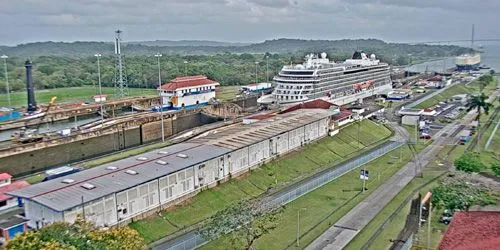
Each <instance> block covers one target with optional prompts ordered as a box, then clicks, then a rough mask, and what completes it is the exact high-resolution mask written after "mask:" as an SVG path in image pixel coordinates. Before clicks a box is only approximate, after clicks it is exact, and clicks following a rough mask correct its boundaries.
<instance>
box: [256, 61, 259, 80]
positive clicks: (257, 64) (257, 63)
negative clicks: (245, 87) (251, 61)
mask: <svg viewBox="0 0 500 250" xmlns="http://www.w3.org/2000/svg"><path fill="white" fill-rule="evenodd" d="M258 68H259V62H255V83H256V84H257V82H258V76H257V74H258Z"/></svg>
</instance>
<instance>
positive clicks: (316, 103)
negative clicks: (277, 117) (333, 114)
mask: <svg viewBox="0 0 500 250" xmlns="http://www.w3.org/2000/svg"><path fill="white" fill-rule="evenodd" d="M331 106H335V104H333V103H330V102H327V101H325V100H321V99H316V100H312V101H308V102H303V103H300V104H297V105H294V106H291V107H289V108H287V109H285V110H283V111H281V112H279V114H284V113H288V112H292V111H295V110H298V109H329V108H330V107H331Z"/></svg>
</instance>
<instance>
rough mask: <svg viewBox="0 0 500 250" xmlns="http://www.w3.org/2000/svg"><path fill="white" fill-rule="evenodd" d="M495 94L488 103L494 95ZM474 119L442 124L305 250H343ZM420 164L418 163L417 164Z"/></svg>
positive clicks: (474, 114)
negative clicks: (413, 159) (405, 161)
mask: <svg viewBox="0 0 500 250" xmlns="http://www.w3.org/2000/svg"><path fill="white" fill-rule="evenodd" d="M498 94H499V91H496V92H495V93H494V94H493V95H492V96H491V97H490V99H489V100H494V99H495V98H496V96H498ZM475 117H476V112H475V111H471V112H469V113H467V114H466V115H465V116H464V117H463V118H462V119H461V120H457V121H455V122H453V123H451V124H448V125H446V126H445V127H444V128H443V129H441V130H440V131H439V132H437V133H436V134H435V136H434V142H433V143H432V144H431V145H429V146H428V147H426V148H425V149H424V150H423V151H421V152H420V153H419V154H418V155H417V157H416V158H417V159H419V160H417V164H415V163H414V162H410V163H408V164H406V165H405V166H404V167H403V168H402V169H401V170H399V171H398V172H397V173H396V174H395V175H394V176H392V177H391V178H390V179H389V180H388V181H387V182H386V183H384V184H383V185H382V186H380V187H379V188H378V189H377V190H375V191H374V192H373V193H372V194H371V195H370V196H368V198H366V199H365V200H364V201H363V202H361V203H360V204H358V205H357V206H356V207H354V208H353V209H352V210H351V211H349V213H347V214H346V215H345V216H344V217H342V218H341V219H340V220H339V221H338V222H337V223H335V225H333V226H332V227H330V228H329V229H328V230H327V231H326V232H324V233H323V234H322V235H321V236H320V237H319V238H317V239H316V240H315V241H313V242H312V243H311V244H310V245H309V246H307V248H306V250H318V249H329V250H330V249H343V248H344V247H346V246H347V244H349V242H351V240H352V239H354V237H355V236H356V235H357V234H358V233H359V232H360V231H361V230H362V229H363V228H364V227H365V226H366V225H367V224H368V223H369V222H370V221H371V220H372V219H373V218H374V217H375V216H376V215H377V214H378V213H379V212H380V211H381V210H382V209H383V208H384V207H385V206H386V205H387V204H388V203H389V202H390V201H391V200H392V199H393V198H394V197H395V196H396V195H397V194H398V193H399V192H400V191H401V190H402V189H403V188H404V187H405V186H406V185H407V184H408V183H409V182H410V181H411V180H412V179H413V177H414V176H415V173H416V172H417V171H419V168H420V167H419V166H426V165H427V164H428V163H429V161H430V160H431V159H433V158H434V157H435V156H436V155H437V154H438V153H439V151H440V150H441V149H442V147H443V146H444V145H446V144H449V143H452V142H453V141H454V140H456V136H457V134H458V133H459V132H460V130H462V129H463V128H464V127H465V126H466V125H469V124H470V123H471V121H472V120H474V118H475ZM418 161H420V162H418Z"/></svg>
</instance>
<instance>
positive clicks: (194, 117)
mask: <svg viewBox="0 0 500 250" xmlns="http://www.w3.org/2000/svg"><path fill="white" fill-rule="evenodd" d="M216 120H217V119H216V118H214V117H210V116H207V115H204V114H202V113H196V114H189V115H185V116H180V117H177V119H176V120H172V119H171V118H168V119H164V124H165V135H166V136H171V135H173V134H175V133H179V132H182V131H184V130H187V129H192V128H194V127H198V126H201V125H204V124H208V123H211V122H215V121H216ZM160 124H161V122H160V121H157V122H151V123H147V124H143V125H141V127H137V128H132V129H128V130H124V129H118V132H115V133H113V134H107V135H103V136H99V137H92V138H88V139H83V140H79V141H75V142H71V143H66V144H60V145H57V146H51V147H49V146H47V147H44V148H40V149H37V150H33V151H29V152H25V153H20V154H13V155H10V156H6V157H2V158H0V171H2V172H8V173H10V174H12V175H14V176H16V175H23V174H30V173H35V172H39V171H42V170H45V169H48V168H52V167H56V166H61V165H65V164H68V163H73V162H77V161H82V160H85V159H89V158H91V157H96V156H99V155H103V154H107V153H112V152H115V151H118V150H122V149H126V148H130V147H134V146H138V145H141V144H144V143H148V142H151V141H155V140H160V139H161V127H160Z"/></svg>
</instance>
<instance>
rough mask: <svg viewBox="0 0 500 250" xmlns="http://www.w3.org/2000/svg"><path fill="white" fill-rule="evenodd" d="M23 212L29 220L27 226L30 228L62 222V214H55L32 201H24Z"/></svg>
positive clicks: (53, 211)
mask: <svg viewBox="0 0 500 250" xmlns="http://www.w3.org/2000/svg"><path fill="white" fill-rule="evenodd" d="M24 212H25V213H26V218H28V219H29V221H28V226H30V227H32V228H37V226H38V227H42V226H44V225H48V224H51V223H54V222H57V221H63V216H62V212H57V211H55V210H52V209H50V208H48V207H46V206H42V205H40V204H38V203H36V202H34V201H30V200H25V201H24Z"/></svg>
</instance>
